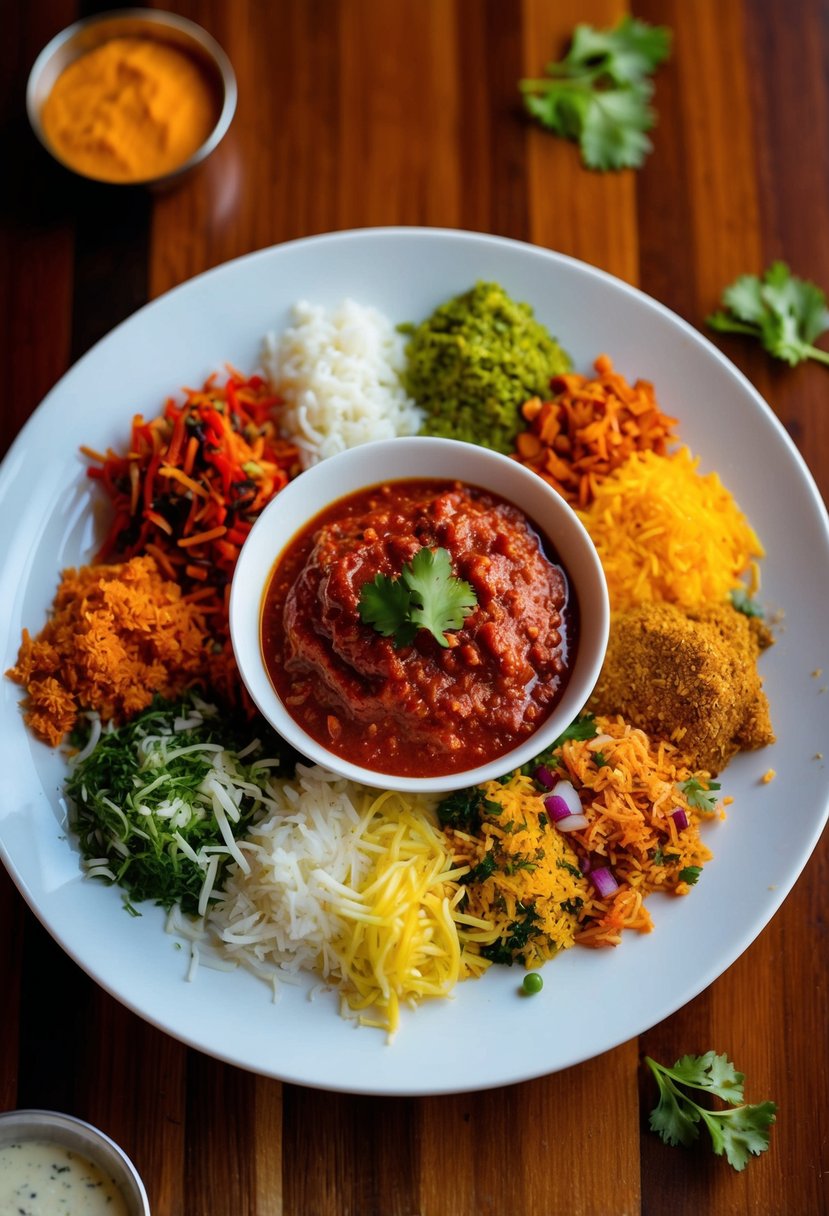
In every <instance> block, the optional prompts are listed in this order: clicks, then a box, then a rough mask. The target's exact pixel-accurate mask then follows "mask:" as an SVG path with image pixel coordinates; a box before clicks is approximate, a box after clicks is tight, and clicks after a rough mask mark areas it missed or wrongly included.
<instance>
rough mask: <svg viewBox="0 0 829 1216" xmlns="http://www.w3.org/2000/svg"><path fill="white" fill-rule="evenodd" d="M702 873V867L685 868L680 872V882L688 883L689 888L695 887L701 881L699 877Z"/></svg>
mask: <svg viewBox="0 0 829 1216" xmlns="http://www.w3.org/2000/svg"><path fill="white" fill-rule="evenodd" d="M701 873H702V866H685V868H684V869H682V870H680V871H679V881H680V882H687V884H688V886H689V887H693V886H694V884H695V883H696V882H698V881H699V876H700V874H701Z"/></svg>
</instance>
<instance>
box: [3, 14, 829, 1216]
mask: <svg viewBox="0 0 829 1216" xmlns="http://www.w3.org/2000/svg"><path fill="white" fill-rule="evenodd" d="M102 7H103V6H102ZM169 7H172V8H174V9H177V10H178V11H180V12H182V13H183V14H185V15H187V16H189V17H192V18H194V19H195V20H197V21H199V22H200V23H201V24H203V25H204V26H206V27H207V28H208V29H209V30H210V31H211V32H212V33H213V34H214V35H215V36H216V37H217V38H218V39H219V41H220V42H221V43H222V44H223V45H224V47H225V48H226V50H227V51H228V53H229V55H230V58H231V60H232V61H233V63H234V65H235V68H236V71H237V73H238V78H239V85H240V97H239V107H238V112H237V116H236V119H235V121H234V124H233V127H232V129H231V132H230V134H229V136H228V137H227V139H226V140H225V142H224V143H223V145H222V146H221V148H220V149H219V151H218V152H217V153H216V155H215V156H214V157H213V158H212V159H211V161H210V162H209V163H208V165H207V166H206V167H205V168H204V170H203V171H202V172H201V173H200V174H198V175H197V176H196V177H195V178H193V179H191V180H189V181H188V182H187V183H186V184H185V185H183V186H182V187H181V188H180V189H178V190H176V191H175V192H172V193H168V194H164V195H158V196H152V195H149V194H144V193H142V192H140V191H138V192H136V193H134V194H133V193H131V192H126V193H125V194H124V197H123V201H122V202H119V205H118V206H117V207H116V206H114V205H113V202H112V194H111V192H108V191H99V190H97V189H95V188H88V187H85V186H82V185H79V184H77V183H76V184H72V183H69V182H68V181H67V179H66V177H65V176H64V175H63V174H61V173H59V172H56V171H55V170H54V169H53V167H52V166H51V165H50V164H49V163H48V162H47V161H46V158H45V157H44V155H43V154H42V153H41V152H40V150H39V148H38V147H37V145H36V144H35V141H34V139H33V137H32V135H31V134H30V132H29V131H28V128H27V126H26V120H25V113H24V104H23V97H24V87H25V81H26V76H27V73H28V70H29V68H30V66H31V63H32V61H33V60H34V57H35V55H36V53H37V52H38V50H39V49H40V48H41V46H42V45H43V44H44V43H45V42H46V40H47V39H48V38H50V37H51V36H52V35H53V34H54V33H56V32H57V31H58V30H59V29H61V28H63V27H64V26H65V25H67V24H69V23H70V22H71V21H73V20H74V19H75V18H76V17H78V16H79V15H85V14H87V13H89V12H91V11H93V10H94V9H95V8H96V5H95V4H94V3H90V4H80V5H77V4H75V3H73V0H33V2H32V3H28V4H25V5H24V4H12V5H7V6H6V16H5V22H4V37H3V39H2V44H0V65H1V66H0V81H2V89H1V90H0V107H2V120H3V132H4V136H5V142H6V153H5V156H4V166H5V178H4V187H3V191H2V204H0V206H2V216H3V222H2V232H1V233H0V265H1V266H2V279H1V280H0V282H2V291H0V346H1V347H2V358H0V365H2V367H3V369H4V381H5V384H6V388H5V390H4V391H3V400H2V411H0V426H2V441H3V450H5V447H6V446H7V445H8V443H9V442H10V441H11V439H12V438H13V437H14V435H15V433H16V432H17V430H18V428H19V427H20V426H21V424H22V423H23V422H24V421H25V419H26V418H27V416H28V415H29V414H30V413H31V411H32V410H34V409H35V407H36V406H37V405H38V403H39V402H40V400H41V399H42V398H43V396H44V395H45V394H46V392H47V391H48V390H49V389H50V388H51V387H52V385H53V384H54V383H55V382H56V381H57V380H58V379H59V377H60V376H61V375H62V374H63V373H64V372H65V371H66V369H67V368H68V367H69V366H70V365H71V364H72V363H73V362H74V361H75V360H76V359H77V358H78V357H79V356H80V355H82V354H83V353H84V351H86V350H87V349H88V348H89V346H90V345H91V344H92V343H93V342H94V341H95V340H97V339H98V338H99V337H101V336H102V335H103V334H104V333H105V332H106V331H108V330H109V329H110V328H111V327H112V326H113V325H114V324H116V323H117V322H118V321H120V320H121V319H122V318H124V317H126V316H128V315H129V314H130V313H132V312H133V311H134V310H135V309H137V308H138V307H139V306H140V305H142V304H143V303H144V302H145V301H147V300H149V299H152V298H153V297H156V296H158V295H159V294H161V293H162V292H165V291H167V290H168V289H169V288H172V287H174V286H176V284H178V283H181V282H182V281H183V280H185V279H188V278H190V277H191V276H192V275H194V274H196V273H198V272H200V271H202V270H204V269H206V268H208V267H211V266H215V265H217V264H218V263H221V262H224V261H225V260H227V259H229V258H232V257H235V256H236V255H239V254H243V253H246V252H248V251H250V250H255V249H258V248H261V247H263V246H267V245H271V244H273V243H276V242H280V241H285V240H287V239H290V238H293V237H299V236H304V235H306V234H312V233H318V232H323V231H327V230H333V229H342V228H350V227H358V226H366V225H384V224H419V225H438V226H447V227H458V228H468V229H476V230H482V231H488V232H492V233H498V234H503V235H506V236H510V237H517V238H520V239H524V240H528V241H532V242H535V243H536V244H538V245H541V246H546V247H548V248H550V249H555V250H558V251H561V252H563V253H567V254H572V255H574V256H576V257H578V258H582V259H585V260H586V261H588V262H590V263H593V264H595V265H596V266H599V267H602V268H603V269H605V270H607V271H610V272H612V273H613V274H615V275H617V276H619V277H621V278H622V279H625V280H627V281H628V282H630V283H634V284H637V285H639V286H640V287H641V288H643V289H644V290H645V291H647V292H648V293H650V294H652V295H653V296H655V297H656V298H657V299H659V300H661V301H662V302H663V303H664V304H666V305H668V306H669V307H671V308H672V309H674V310H675V311H676V312H677V313H679V314H680V315H681V316H682V317H684V318H686V319H687V320H688V321H690V322H691V323H692V324H694V325H696V326H700V327H702V325H703V318H704V317H705V315H706V313H707V312H708V311H710V310H711V309H712V308H713V307H714V306H715V305H716V303H717V302H718V298H719V294H720V292H721V290H722V288H723V287H724V286H725V285H726V284H727V283H728V282H730V281H731V279H732V278H734V277H735V276H736V275H737V274H738V273H741V272H743V271H748V270H753V271H758V270H761V269H762V268H764V267H765V266H766V265H767V264H768V263H769V262H770V261H771V260H772V259H774V258H783V259H785V260H787V261H788V262H789V263H790V264H791V266H792V268H793V269H794V270H795V271H796V272H797V273H799V274H800V275H802V276H804V277H806V278H811V279H813V280H815V281H816V282H818V283H820V284H822V285H823V286H824V287H829V241H827V239H826V234H827V232H829V71H828V70H827V64H829V0H639V2H638V3H637V4H636V5H635V12H636V15H637V16H639V17H641V18H644V19H646V20H648V21H652V22H656V23H660V24H666V25H668V26H670V27H671V28H672V29H673V31H674V37H675V49H674V53H673V56H672V58H671V61H670V63H669V64H668V65H666V66H665V67H664V68H662V69H661V70H660V71H659V74H658V77H657V88H656V97H655V103H656V106H657V108H658V113H659V124H658V127H657V129H656V131H655V132H654V145H655V150H654V152H653V154H652V156H651V157H650V158H649V159H648V161H647V163H646V164H645V166H644V168H643V169H642V170H641V171H639V172H636V173H634V172H630V171H627V172H623V173H618V174H612V173H610V174H596V173H590V172H587V171H585V170H584V169H583V168H582V167H581V166H580V164H579V160H578V156H577V152H576V150H575V148H574V147H573V146H572V145H569V144H567V143H565V142H563V141H561V140H558V139H556V138H554V137H552V136H550V135H548V134H545V133H544V132H542V131H540V130H537V129H533V128H531V127H530V125H528V123H527V122H525V121H524V119H523V118H522V115H521V111H520V106H519V102H518V95H517V92H516V81H517V80H518V79H519V78H520V77H522V76H524V75H528V74H537V73H538V71H539V69H540V68H541V67H542V65H543V64H544V63H545V62H547V61H548V60H549V59H551V58H553V57H557V56H558V55H559V54H560V53H561V52H562V51H563V49H564V48H565V46H566V43H567V39H568V35H569V33H570V31H571V30H572V28H573V26H574V25H575V24H576V23H577V22H578V21H588V22H590V23H592V24H594V25H597V26H608V25H611V24H613V23H614V22H615V20H616V19H617V18H618V17H620V16H621V15H622V13H623V12H624V11H625V6H624V5H623V4H622V3H620V2H617V0H555V2H554V0H234V3H230V0H226V2H223V0H179V2H176V0H173V3H172V4H171V5H170V6H169ZM720 345H721V347H722V349H723V350H724V351H725V353H726V354H727V355H728V356H730V357H731V358H732V359H733V360H734V361H735V363H736V364H737V365H738V366H739V367H740V368H741V369H742V370H743V371H744V372H745V373H746V374H747V375H748V377H749V378H750V379H751V380H752V382H753V383H754V384H755V385H756V386H757V388H758V389H759V390H760V392H761V393H762V394H763V395H764V396H765V398H766V399H767V400H768V402H769V403H770V405H771V406H772V408H773V409H774V411H775V412H776V413H777V415H778V416H779V418H780V419H781V420H782V422H783V423H784V425H785V426H786V428H787V429H788V431H789V433H790V434H791V436H792V438H793V439H794V441H795V442H796V444H797V445H798V447H799V449H800V451H801V452H802V453H803V455H804V457H805V459H806V461H807V462H808V464H809V466H810V468H811V470H812V472H813V474H814V476H815V478H816V479H817V481H818V483H819V486H820V488H821V490H822V492H823V494H824V496H825V495H826V491H827V488H829V371H827V370H826V368H823V367H819V366H817V365H814V364H810V365H806V366H800V367H798V368H796V369H794V370H792V369H790V368H788V367H786V366H785V365H784V364H782V363H779V362H776V361H774V360H772V359H770V358H769V357H768V356H767V355H766V354H765V353H764V352H763V351H762V350H761V349H760V348H759V346H757V345H754V344H751V343H749V342H746V341H745V340H741V339H722V340H721V342H720ZM770 492H773V487H770ZM4 526H5V527H11V526H13V521H9V520H7V521H6V522H5V524H4ZM793 590H794V591H795V592H796V589H793ZM828 742H829V741H828ZM796 796H797V795H796V791H794V790H782V789H781V790H780V792H779V797H780V799H781V813H785V803H786V800H787V799H788V798H790V797H796ZM827 890H829V839H827V837H826V836H824V838H823V840H822V842H821V843H820V845H819V846H818V848H817V850H816V851H815V853H814V855H813V857H812V859H811V861H810V862H809V864H808V866H807V867H806V869H805V872H804V873H803V875H802V876H801V878H800V880H799V881H798V883H797V885H796V887H795V889H794V891H793V892H792V894H791V895H790V897H789V898H788V900H787V901H786V903H785V905H784V907H783V908H782V910H781V911H780V912H779V913H778V914H777V915H776V916H775V918H774V919H773V921H772V922H771V924H770V925H769V926H768V927H767V928H766V929H765V931H764V932H763V933H762V934H761V935H760V937H759V939H758V940H757V941H755V942H754V944H753V945H752V946H750V948H749V949H748V950H747V951H746V952H745V954H744V955H743V956H742V957H741V958H740V959H739V961H738V962H736V963H735V964H734V965H733V966H732V967H731V968H730V969H729V970H728V971H727V972H726V973H725V974H724V975H723V976H722V977H721V978H720V979H719V980H717V981H716V983H714V984H712V985H711V986H710V987H709V988H708V989H707V990H706V991H705V992H703V993H702V994H701V995H700V996H699V997H697V998H696V999H695V1000H694V1001H692V1002H691V1003H690V1004H689V1005H687V1006H686V1007H685V1008H683V1009H681V1010H680V1011H679V1012H678V1013H676V1014H675V1015H674V1016H673V1017H671V1018H669V1019H668V1020H667V1021H665V1022H663V1023H661V1024H660V1025H657V1026H655V1027H653V1028H652V1029H651V1030H650V1031H648V1032H647V1033H646V1034H644V1035H642V1037H641V1038H640V1039H639V1040H634V1041H631V1042H629V1043H626V1044H624V1045H623V1046H621V1047H619V1048H617V1049H616V1050H614V1051H611V1052H609V1053H607V1054H605V1055H604V1056H602V1057H600V1058H598V1059H595V1060H592V1061H590V1062H589V1063H585V1064H582V1065H580V1066H578V1067H574V1068H571V1069H569V1070H567V1071H565V1072H562V1073H559V1074H557V1075H553V1076H549V1077H545V1078H542V1079H539V1080H536V1081H533V1082H529V1083H526V1084H522V1085H517V1086H512V1087H508V1088H505V1089H501V1090H497V1091H492V1092H483V1093H478V1094H466V1095H463V1096H459V1097H440V1098H422V1099H409V1098H407V1099H403V1098H401V1099H385V1098H383V1099H380V1098H378V1099H371V1098H365V1097H350V1096H343V1095H336V1094H330V1093H324V1092H318V1091H313V1090H310V1089H304V1088H297V1087H294V1086H291V1085H283V1084H280V1083H279V1082H277V1081H273V1080H269V1079H263V1078H259V1077H256V1076H253V1075H250V1074H248V1073H245V1072H242V1071H239V1070H237V1069H235V1068H233V1067H229V1066H226V1065H223V1064H221V1063H218V1062H216V1061H214V1060H213V1059H210V1058H208V1057H206V1056H204V1055H202V1054H200V1053H199V1052H197V1051H193V1050H188V1049H186V1048H185V1047H183V1046H182V1045H180V1044H179V1043H178V1042H176V1041H173V1040H172V1039H170V1038H168V1037H166V1036H165V1035H164V1034H162V1033H160V1032H159V1031H157V1030H155V1029H153V1028H152V1027H150V1026H149V1025H147V1024H145V1023H144V1022H142V1021H140V1020H139V1019H138V1018H136V1017H135V1016H133V1015H132V1014H131V1013H129V1012H127V1011H126V1010H125V1009H124V1008H123V1007H122V1006H120V1005H119V1004H118V1003H117V1002H116V1001H114V1000H113V999H111V998H110V997H109V996H108V995H106V994H105V993H104V992H103V991H102V990H101V989H99V988H98V987H97V986H96V985H95V984H94V983H93V982H92V981H90V980H89V979H88V978H87V977H86V976H85V974H83V973H82V972H81V971H80V970H79V969H78V968H77V967H76V966H75V965H74V964H73V963H72V962H71V961H69V960H68V958H67V957H65V956H64V955H63V954H62V953H61V951H60V950H59V948H58V947H57V946H56V945H55V944H54V943H53V942H52V940H51V939H50V938H49V936H48V935H47V934H46V933H45V932H44V930H43V929H42V928H41V927H40V925H39V923H38V921H37V920H36V919H35V917H34V916H33V915H32V914H31V913H30V912H29V910H28V909H27V907H26V906H25V904H24V903H23V901H22V899H21V898H20V897H19V895H18V894H17V891H16V889H15V888H14V886H13V884H12V882H11V880H10V879H9V877H8V876H7V875H6V873H5V871H2V872H0V1109H10V1108H13V1107H17V1106H20V1107H27V1106H38V1107H52V1108H57V1109H61V1110H64V1111H67V1112H70V1113H73V1114H75V1115H78V1116H81V1117H83V1118H85V1119H88V1120H90V1121H91V1122H93V1123H95V1124H97V1125H99V1126H101V1127H103V1128H104V1129H106V1130H107V1131H108V1132H109V1133H110V1134H111V1135H112V1136H114V1137H115V1138H116V1139H117V1140H118V1141H119V1142H120V1143H121V1144H122V1145H124V1147H125V1148H126V1149H127V1151H128V1152H129V1153H130V1154H131V1155H132V1156H133V1158H134V1159H135V1161H136V1162H137V1164H138V1166H139V1168H140V1170H141V1173H142V1174H143V1177H144V1178H145V1179H146V1184H147V1188H148V1191H149V1194H150V1197H151V1201H152V1205H153V1212H154V1213H156V1214H157V1216H184V1214H186V1216H245V1214H249V1213H250V1214H253V1213H255V1214H256V1216H277V1214H278V1213H285V1214H286V1216H312V1214H313V1216H317V1214H318V1216H335V1214H336V1216H381V1214H382V1216H414V1214H415V1213H418V1214H422V1216H440V1214H443V1213H450V1212H451V1213H453V1214H455V1216H461V1214H462V1216H474V1214H490V1216H505V1214H509V1213H516V1214H519V1216H524V1214H526V1216H529V1214H535V1213H537V1214H539V1216H541V1214H550V1213H559V1212H561V1213H567V1214H568V1216H586V1214H591V1216H614V1214H619V1216H621V1214H622V1213H625V1214H633V1213H639V1212H643V1213H649V1214H652V1216H660V1214H662V1213H666V1212H671V1213H673V1214H674V1216H680V1214H681V1213H689V1214H691V1213H693V1214H694V1216H698V1213H700V1212H711V1213H732V1212H733V1213H742V1212H746V1211H753V1212H756V1213H758V1216H760V1214H767V1213H768V1214H771V1213H775V1214H778V1216H809V1214H813V1213H819V1212H823V1211H827V1210H829V1112H827V1080H829V1077H828V1075H827V1062H828V1061H829V1034H827V1021H826V1010H827V1005H828V1004H829V948H827V947H828V943H827V911H826V910H827ZM709 1046H711V1047H714V1048H716V1050H718V1051H724V1052H727V1053H729V1055H730V1056H731V1057H732V1058H733V1059H735V1060H736V1062H737V1064H738V1066H739V1067H740V1068H741V1069H742V1070H743V1071H744V1072H745V1073H746V1075H747V1078H748V1085H749V1094H748V1096H749V1098H750V1099H752V1100H760V1099H762V1098H765V1097H769V1098H773V1099H774V1100H776V1102H777V1103H778V1105H779V1115H778V1122H777V1125H776V1126H775V1127H774V1129H773V1132H772V1148H771V1151H770V1152H768V1153H766V1154H765V1155H764V1156H763V1157H761V1158H758V1159H756V1160H752V1161H751V1162H750V1164H749V1166H748V1168H747V1169H746V1170H745V1172H744V1173H742V1174H738V1173H735V1172H734V1171H733V1170H731V1169H730V1167H729V1166H728V1165H727V1164H726V1162H725V1161H724V1160H722V1159H717V1158H715V1157H713V1156H712V1155H711V1154H710V1153H709V1152H708V1151H707V1150H705V1151H703V1150H700V1151H684V1150H681V1149H671V1148H668V1147H666V1146H664V1145H663V1144H662V1143H661V1141H660V1140H659V1139H658V1138H657V1137H656V1136H655V1135H654V1134H653V1133H651V1132H649V1131H648V1129H647V1114H648V1111H649V1110H650V1108H651V1106H652V1105H653V1102H654V1092H653V1086H652V1083H651V1081H650V1078H649V1077H648V1076H646V1075H645V1072H644V1070H643V1067H642V1065H641V1061H642V1057H643V1055H644V1054H646V1053H649V1054H652V1055H654V1056H655V1057H657V1058H658V1059H661V1060H664V1061H666V1062H670V1061H672V1060H673V1059H674V1058H676V1056H677V1055H679V1054H682V1053H683V1052H685V1051H686V1050H704V1049H705V1048H706V1047H709Z"/></svg>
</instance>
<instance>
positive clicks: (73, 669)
mask: <svg viewBox="0 0 829 1216" xmlns="http://www.w3.org/2000/svg"><path fill="white" fill-rule="evenodd" d="M227 661H228V660H227V658H223V659H221V662H222V663H226V662H227ZM229 661H230V662H231V663H232V656H231V657H230V660H229ZM219 662H220V652H218V651H217V650H216V648H215V647H214V646H213V644H212V641H211V638H210V637H209V635H208V632H207V629H206V625H205V620H204V615H203V613H202V611H201V606H200V605H198V604H196V603H194V602H193V599H190V600H188V599H187V598H185V597H184V596H183V595H182V594H181V589H180V587H179V586H178V584H177V583H175V582H173V581H171V580H170V579H165V578H164V577H163V576H162V574H161V572H160V571H159V568H158V566H157V565H156V563H155V561H154V560H153V558H152V557H149V556H145V557H135V558H132V559H130V561H128V562H126V563H124V564H123V565H114V566H83V567H81V568H80V569H78V570H66V571H64V573H63V576H62V578H61V582H60V586H59V587H58V591H57V594H56V596H55V600H54V603H53V605H52V611H51V614H50V617H49V620H48V621H47V623H46V625H45V626H44V627H43V629H42V630H41V631H40V633H39V634H38V635H37V637H36V638H32V637H31V636H30V635H29V633H28V631H27V630H24V632H23V638H22V643H21V646H20V651H19V654H18V658H17V663H16V665H15V666H14V667H12V668H11V669H10V670H9V671H7V672H6V675H7V676H9V677H10V678H11V679H12V680H15V681H16V682H17V683H18V684H22V685H23V686H24V688H25V689H26V696H25V699H24V703H23V705H24V717H25V720H26V722H27V724H28V725H29V726H30V727H31V729H32V730H33V731H34V733H35V734H36V735H37V736H38V737H39V738H40V739H42V740H43V741H44V742H46V743H48V744H50V745H51V746H53V747H56V746H57V745H58V744H59V743H60V742H61V740H62V739H63V737H64V735H65V734H66V733H67V731H71V730H72V729H73V727H74V726H75V724H76V722H77V719H78V717H79V715H80V714H81V713H82V712H83V711H85V710H94V711H96V712H97V713H99V714H100V716H101V718H102V719H103V720H104V721H109V720H115V721H123V720H126V719H128V718H130V717H132V716H133V715H134V714H136V713H139V712H140V711H141V710H142V709H146V707H147V706H148V705H149V704H150V703H151V702H152V699H153V697H154V696H155V695H156V694H159V695H160V696H164V697H176V696H179V695H180V694H181V693H182V692H183V691H184V690H185V689H187V688H191V687H194V686H196V685H204V684H206V683H207V682H208V680H209V679H211V671H212V669H213V668H215V667H217V664H218V663H219ZM212 678H213V679H215V678H216V676H215V673H214V675H213V677H212ZM224 678H225V679H227V678H228V677H224ZM220 679H221V677H220Z"/></svg>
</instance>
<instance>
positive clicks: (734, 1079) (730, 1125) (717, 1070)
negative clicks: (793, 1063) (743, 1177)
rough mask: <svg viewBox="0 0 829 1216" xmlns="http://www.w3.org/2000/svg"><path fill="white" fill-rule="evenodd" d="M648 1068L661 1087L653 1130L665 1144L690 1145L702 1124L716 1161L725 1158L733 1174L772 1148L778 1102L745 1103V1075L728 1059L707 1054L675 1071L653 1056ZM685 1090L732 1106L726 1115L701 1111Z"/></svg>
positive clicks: (691, 1058) (685, 1061)
mask: <svg viewBox="0 0 829 1216" xmlns="http://www.w3.org/2000/svg"><path fill="white" fill-rule="evenodd" d="M645 1062H646V1064H647V1065H648V1067H649V1068H650V1070H651V1072H652V1073H653V1075H654V1077H655V1078H656V1083H657V1085H658V1086H659V1101H658V1103H657V1105H656V1106H655V1107H654V1109H653V1110H652V1111H651V1115H650V1127H651V1130H652V1131H655V1132H657V1133H658V1134H659V1135H660V1136H661V1137H662V1139H663V1140H664V1142H665V1143H666V1144H673V1145H676V1144H683V1145H685V1146H688V1145H690V1144H692V1143H693V1142H694V1141H695V1140H696V1139H697V1137H698V1136H699V1127H698V1124H699V1123H700V1122H702V1123H703V1124H704V1125H705V1127H706V1128H707V1129H708V1133H709V1135H710V1137H711V1146H712V1148H713V1150H714V1152H715V1153H716V1154H717V1156H722V1154H723V1152H725V1155H726V1159H727V1160H728V1162H729V1164H730V1165H732V1166H733V1167H734V1169H735V1170H743V1169H745V1166H746V1164H747V1163H748V1161H749V1159H750V1155H751V1154H754V1155H755V1156H758V1155H759V1154H760V1153H762V1152H765V1150H766V1149H767V1148H768V1147H769V1128H770V1127H771V1125H772V1123H774V1122H775V1119H776V1111H777V1107H776V1105H775V1103H774V1102H760V1103H758V1104H756V1105H748V1104H746V1103H745V1102H744V1101H743V1081H744V1080H745V1078H744V1076H743V1074H742V1073H741V1072H737V1070H736V1069H735V1067H734V1065H733V1064H732V1063H731V1061H730V1060H729V1059H728V1057H727V1056H725V1055H716V1054H715V1053H714V1052H713V1051H708V1052H706V1053H705V1055H702V1056H690V1055H689V1056H683V1057H682V1059H681V1060H677V1061H676V1063H675V1064H674V1066H673V1068H667V1067H666V1066H665V1065H663V1064H658V1063H657V1062H656V1061H655V1060H652V1059H651V1057H650V1056H646V1057H645ZM680 1086H685V1087H686V1088H691V1089H700V1090H703V1091H704V1092H706V1093H709V1094H713V1095H715V1096H716V1097H718V1098H721V1099H722V1100H723V1101H724V1102H727V1103H728V1104H729V1108H728V1109H726V1110H711V1109H709V1108H708V1107H704V1106H700V1105H699V1104H698V1103H697V1102H695V1101H694V1100H693V1098H691V1097H690V1096H689V1095H688V1094H687V1093H686V1091H685V1089H682V1088H680Z"/></svg>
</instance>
